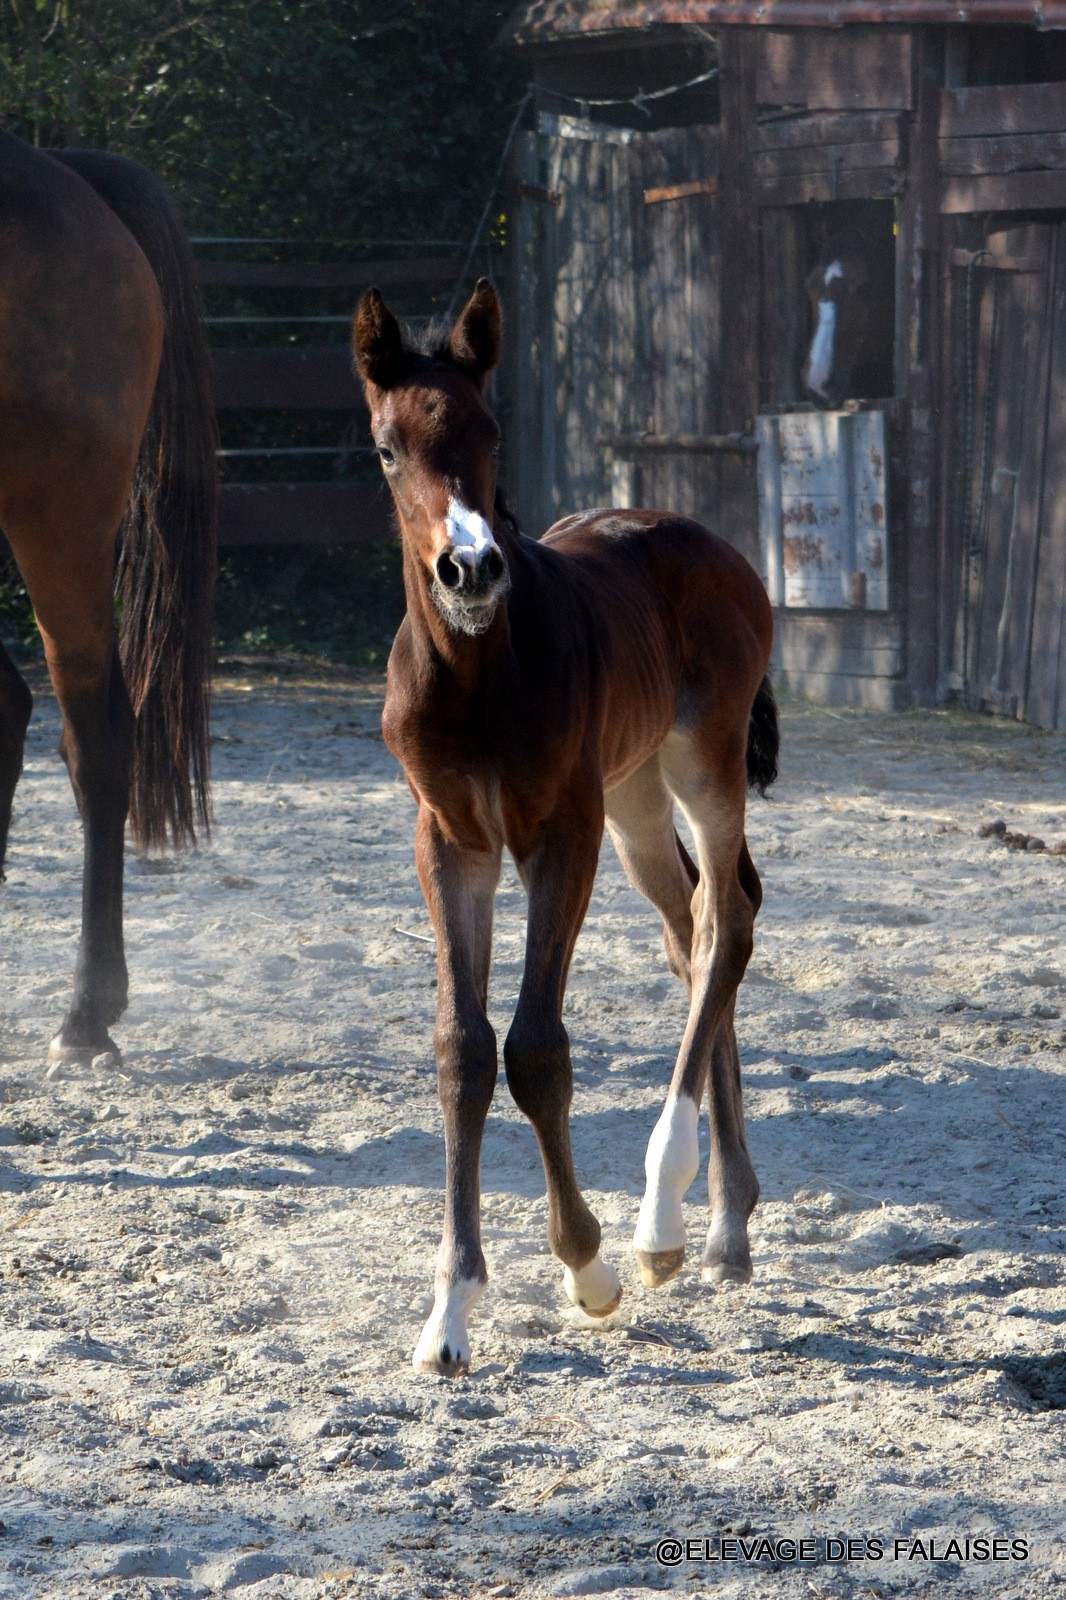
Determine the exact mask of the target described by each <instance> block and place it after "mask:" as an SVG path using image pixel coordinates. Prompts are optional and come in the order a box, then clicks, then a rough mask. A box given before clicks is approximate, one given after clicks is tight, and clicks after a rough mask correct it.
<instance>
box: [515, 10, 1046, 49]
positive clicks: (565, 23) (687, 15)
mask: <svg viewBox="0 0 1066 1600" xmlns="http://www.w3.org/2000/svg"><path fill="white" fill-rule="evenodd" d="M857 22H865V23H870V22H894V23H904V24H917V23H920V22H932V23H949V22H985V23H997V22H998V23H1015V24H1021V25H1022V26H1027V27H1036V28H1066V0H955V3H954V4H952V3H950V0H836V3H834V0H761V3H759V0H527V3H526V4H525V5H521V6H519V7H518V9H517V10H516V11H515V13H514V15H513V16H512V17H511V20H510V22H509V23H508V25H507V28H506V30H505V33H504V38H505V39H509V40H510V42H512V43H514V44H541V43H547V42H549V41H550V40H561V39H566V38H577V37H582V36H586V35H596V34H607V33H615V32H622V31H625V32H628V31H629V30H631V29H641V28H662V27H677V26H685V25H688V26H693V25H698V26H702V27H712V28H720V27H727V26H729V25H730V24H733V25H738V24H743V25H745V26H748V27H751V26H764V27H777V28H840V27H844V26H846V25H847V24H848V23H857Z"/></svg>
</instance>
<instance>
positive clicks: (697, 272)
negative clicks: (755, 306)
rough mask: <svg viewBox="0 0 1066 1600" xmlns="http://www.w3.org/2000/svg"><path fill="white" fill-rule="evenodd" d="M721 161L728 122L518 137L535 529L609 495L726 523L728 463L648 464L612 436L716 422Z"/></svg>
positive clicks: (697, 430) (510, 443)
mask: <svg viewBox="0 0 1066 1600" xmlns="http://www.w3.org/2000/svg"><path fill="white" fill-rule="evenodd" d="M717 162H718V130H717V128H715V127H693V128H667V129H662V130H658V131H655V132H652V133H638V132H635V131H634V130H632V129H628V128H613V127H606V126H604V125H603V124H598V123H591V122H586V121H583V120H582V119H579V118H574V117H548V116H542V117H541V119H540V126H539V129H538V131H537V132H535V133H525V134H522V135H520V136H519V138H518V139H517V140H516V141H515V152H514V156H513V158H512V163H511V172H510V177H511V183H510V195H509V210H508V233H509V282H508V288H507V312H508V325H507V330H506V335H505V341H504V349H505V359H506V361H507V363H508V367H507V372H506V375H505V390H506V405H507V413H508V414H507V416H506V418H505V428H504V432H505V435H506V445H505V451H506V475H507V483H508V487H509V489H510V492H511V494H512V496H513V498H514V500H515V502H516V504H517V507H518V511H519V515H520V517H521V519H522V521H523V522H524V524H525V526H526V527H527V528H528V530H529V531H530V532H531V533H535V534H538V535H539V534H540V533H542V532H543V531H544V529H545V528H546V527H547V526H548V525H549V523H551V522H553V521H554V520H555V519H556V518H557V517H559V516H562V515H564V514H566V513H567V512H570V511H575V510H581V509H585V508H588V507H591V506H596V505H605V504H627V503H628V504H645V505H654V504H661V505H666V506H668V507H670V508H671V509H673V510H676V511H682V512H687V513H688V514H690V515H696V516H699V517H701V519H702V520H706V521H710V520H715V513H716V509H717V506H716V486H717V468H716V467H713V466H706V465H705V464H704V463H703V462H702V461H701V460H698V459H694V458H693V457H692V456H691V455H688V456H685V455H680V456H676V457H675V456H674V455H672V454H671V452H670V451H654V452H646V453H641V455H640V459H639V464H638V462H637V461H635V460H629V459H628V458H622V457H621V456H620V455H619V454H618V453H615V454H612V451H611V449H610V447H608V445H607V443H606V441H607V440H609V439H610V438H612V437H614V438H617V437H618V436H623V435H624V436H633V435H637V434H643V433H646V432H651V433H653V434H658V435H664V436H668V437H673V436H691V435H700V434H705V433H711V432H714V431H715V429H716V426H717V417H718V393H719V388H720V384H719V370H720V365H719V344H720V338H719V328H718V268H719V260H720V251H719V242H718V235H719V226H718V203H717V200H716V198H715V194H714V192H713V191H714V188H715V186H716V179H715V174H716V172H717Z"/></svg>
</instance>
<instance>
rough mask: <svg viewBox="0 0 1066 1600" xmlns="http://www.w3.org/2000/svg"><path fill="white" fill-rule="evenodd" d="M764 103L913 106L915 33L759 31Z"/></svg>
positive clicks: (830, 107)
mask: <svg viewBox="0 0 1066 1600" xmlns="http://www.w3.org/2000/svg"><path fill="white" fill-rule="evenodd" d="M756 37H757V40H758V45H757V49H758V69H757V76H756V98H757V100H758V103H759V104H760V105H768V106H782V105H805V106H807V107H809V108H810V109H811V110H826V111H835V110H851V111H859V110H870V111H881V110H885V111H895V110H901V111H904V110H909V109H910V107H911V105H912V104H913V99H914V51H913V43H914V41H913V34H912V32H911V31H910V30H909V29H906V28H893V27H889V26H885V25H883V24H882V25H879V26H877V27H850V28H840V29H826V28H810V29H801V30H797V31H795V32H787V31H781V32H777V31H771V30H766V31H765V32H764V31H763V30H761V29H759V30H756Z"/></svg>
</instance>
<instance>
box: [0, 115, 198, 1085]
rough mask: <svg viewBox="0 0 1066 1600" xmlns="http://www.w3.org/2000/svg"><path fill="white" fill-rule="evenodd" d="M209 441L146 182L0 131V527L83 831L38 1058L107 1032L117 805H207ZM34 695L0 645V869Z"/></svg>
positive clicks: (176, 833)
mask: <svg viewBox="0 0 1066 1600" xmlns="http://www.w3.org/2000/svg"><path fill="white" fill-rule="evenodd" d="M214 442H215V431H214V417H213V412H212V407H211V396H210V390H209V383H208V368H207V356H206V349H205V345H204V339H203V333H202V328H201V323H200V319H199V311H198V303H197V295H196V288H195V274H194V267H193V263H192V257H191V252H190V250H189V246H188V242H187V240H186V238H185V235H184V233H183V231H182V228H181V224H180V222H179V220H178V218H177V216H176V214H175V212H174V210H173V207H172V206H171V204H170V201H169V200H168V198H167V196H166V194H165V193H164V191H163V190H162V188H161V187H160V185H159V184H158V183H157V182H156V180H155V179H154V178H153V177H152V176H151V175H150V174H149V173H147V172H145V171H144V170H143V168H141V167H139V166H137V165H136V164H135V163H134V162H132V161H127V160H124V159H123V158H121V157H117V156H107V155H100V154H96V153H94V152H91V151H62V152H55V153H53V154H46V153H45V152H44V151H41V150H36V149H32V148H31V147H30V146H29V145H26V144H23V143H22V142H21V140H19V139H15V138H13V137H11V136H10V135H9V134H4V133H0V531H2V532H3V533H4V535H5V536H6V538H7V540H8V543H9V544H10V546H11V549H12V551H13V553H14V556H15V560H16V562H17V564H18V568H19V571H20V572H21V574H22V577H23V580H24V581H25V584H26V588H27V590H28V591H29V595H30V599H31V600H32V602H33V608H34V612H35V614H36V617H37V623H38V627H39V628H40V632H41V637H42V639H43V640H44V649H45V656H46V658H47V662H48V670H49V672H50V674H51V678H52V683H53V684H54V686H55V691H56V695H57V697H58V700H59V704H60V708H61V710H62V713H63V737H62V743H61V746H60V748H61V751H62V755H63V759H64V761H65V762H66V764H67V768H68V770H69V772H70V780H71V784H72V785H73V788H74V794H75V798H76V800H77V804H78V810H79V812H80V814H81V820H82V827H83V830H84V837H85V860H84V877H83V888H82V930H81V943H80V946H79V950H78V958H77V966H76V968H75V973H74V994H73V998H72V1001H71V1005H70V1010H69V1011H68V1013H67V1016H66V1018H65V1020H64V1022H63V1024H62V1026H61V1028H60V1030H59V1032H58V1034H57V1035H56V1037H55V1039H54V1040H53V1041H52V1045H51V1051H50V1054H51V1056H52V1058H53V1059H60V1060H63V1059H82V1058H85V1057H91V1056H92V1055H94V1054H95V1053H96V1052H98V1051H105V1050H114V1049H115V1046H114V1044H113V1042H112V1040H111V1038H110V1035H109V1033H108V1028H109V1027H110V1025H111V1024H112V1023H113V1022H115V1021H116V1019H117V1018H118V1017H119V1016H120V1015H121V1014H122V1012H123V1010H124V1009H125V1006H126V995H127V972H126V961H125V955H124V952H123V943H122V854H123V834H124V830H125V824H126V816H127V812H130V811H132V823H133V834H134V838H135V840H136V841H137V842H138V843H139V844H141V845H156V846H161V845H163V844H165V843H166V841H167V839H168V837H169V838H171V839H172V840H173V841H174V842H175V843H177V844H180V843H183V842H186V841H189V840H191V839H192V838H193V836H194V833H195V829H196V827H197V826H198V825H201V826H205V825H206V823H207V676H208V652H209V648H210V631H211V609H212V605H211V602H212V591H213V584H214V566H215V554H214V539H215V529H214V507H215V460H214ZM116 598H117V607H116ZM116 609H117V610H118V612H119V613H120V620H119V622H118V625H117V627H116ZM31 704H32V702H31V697H30V692H29V689H28V688H27V686H26V684H25V682H24V681H23V679H22V677H21V676H20V674H19V673H18V671H17V670H16V668H15V665H14V663H13V662H12V660H11V658H10V656H9V655H8V654H7V652H6V651H5V650H4V648H3V646H2V645H0V874H2V869H3V864H4V854H5V849H6V845H7V834H8V828H9V824H10V820H11V801H12V796H13V794H14V790H15V784H16V782H17V781H18V776H19V772H20V770H21V766H22V751H23V742H24V738H25V733H26V726H27V724H28V722H29V718H30V709H31Z"/></svg>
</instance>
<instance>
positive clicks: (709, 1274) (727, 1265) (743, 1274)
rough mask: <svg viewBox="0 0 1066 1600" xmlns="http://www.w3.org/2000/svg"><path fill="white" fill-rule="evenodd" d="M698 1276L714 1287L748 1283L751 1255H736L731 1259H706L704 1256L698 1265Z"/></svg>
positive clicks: (749, 1280)
mask: <svg viewBox="0 0 1066 1600" xmlns="http://www.w3.org/2000/svg"><path fill="white" fill-rule="evenodd" d="M700 1277H701V1279H702V1280H703V1282H704V1283H712V1284H714V1285H715V1286H716V1287H723V1286H724V1285H726V1284H729V1283H750V1282H751V1278H752V1265H751V1257H750V1256H749V1255H744V1256H737V1257H734V1258H733V1259H732V1260H731V1261H725V1260H723V1261H708V1260H707V1259H706V1258H704V1261H703V1264H702V1266H701V1267H700Z"/></svg>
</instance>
